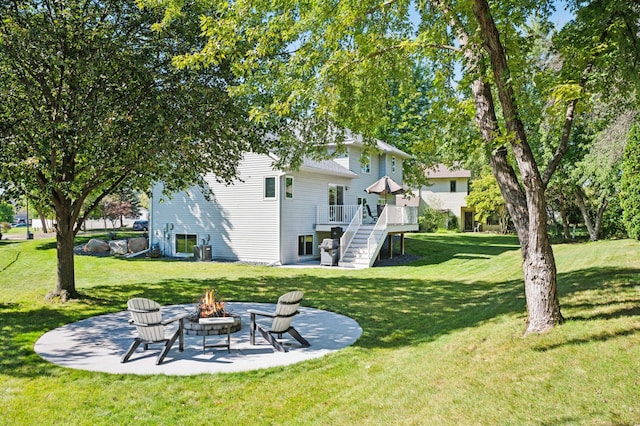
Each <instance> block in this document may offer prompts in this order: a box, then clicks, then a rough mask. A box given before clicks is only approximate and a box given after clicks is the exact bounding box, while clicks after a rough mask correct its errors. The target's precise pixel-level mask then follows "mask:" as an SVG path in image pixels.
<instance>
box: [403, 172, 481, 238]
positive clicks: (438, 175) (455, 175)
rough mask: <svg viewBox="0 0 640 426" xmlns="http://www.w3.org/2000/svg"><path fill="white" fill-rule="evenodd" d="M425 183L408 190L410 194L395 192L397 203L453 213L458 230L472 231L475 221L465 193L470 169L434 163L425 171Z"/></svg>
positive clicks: (467, 190)
mask: <svg viewBox="0 0 640 426" xmlns="http://www.w3.org/2000/svg"><path fill="white" fill-rule="evenodd" d="M425 177H426V178H427V180H428V182H429V185H428V186H422V187H420V188H419V189H414V190H412V191H411V193H412V195H411V198H409V197H404V196H398V198H399V200H398V202H397V203H398V204H401V205H412V206H417V207H419V208H420V207H421V206H425V205H428V206H429V207H431V208H432V209H436V210H439V211H443V212H448V213H450V214H453V215H454V216H456V217H457V219H458V224H459V225H458V226H459V227H460V230H461V231H474V229H475V227H476V223H475V220H474V211H473V209H470V208H468V207H467V202H466V197H467V195H468V194H469V190H470V186H469V180H470V179H471V171H470V170H465V169H453V168H451V169H450V168H448V167H447V166H445V165H444V164H438V165H436V166H435V168H433V169H427V170H426V171H425Z"/></svg>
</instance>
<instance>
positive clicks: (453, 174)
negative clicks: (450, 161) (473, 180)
mask: <svg viewBox="0 0 640 426" xmlns="http://www.w3.org/2000/svg"><path fill="white" fill-rule="evenodd" d="M424 175H425V176H426V177H427V178H429V179H438V178H441V179H443V178H470V177H471V171H470V170H465V169H460V168H451V169H450V168H448V167H447V166H445V165H444V164H437V165H436V166H435V168H433V169H427V170H425V172H424Z"/></svg>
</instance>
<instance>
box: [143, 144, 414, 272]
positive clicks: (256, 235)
mask: <svg viewBox="0 0 640 426" xmlns="http://www.w3.org/2000/svg"><path fill="white" fill-rule="evenodd" d="M347 150H348V154H347V155H345V156H343V157H341V158H339V159H337V160H335V161H336V162H337V163H338V164H340V165H342V166H343V167H345V168H348V169H349V170H351V171H352V172H354V173H355V174H357V175H358V176H360V177H359V178H351V177H346V176H339V175H336V174H335V173H334V174H332V172H331V171H328V170H324V171H323V170H319V171H318V172H315V171H310V170H308V169H307V170H303V171H290V172H282V171H274V170H273V168H272V159H271V158H270V157H268V156H264V155H257V154H247V155H245V158H244V159H243V161H242V162H241V163H240V166H239V169H238V171H239V177H240V179H241V180H238V181H237V182H236V183H234V184H233V185H230V186H225V185H223V184H220V183H218V182H216V181H215V178H214V176H205V180H206V182H207V183H208V185H209V188H210V190H211V195H210V197H209V200H207V199H206V198H205V197H204V195H203V194H202V191H201V190H200V189H199V188H191V189H189V190H188V191H184V192H181V193H177V194H174V195H173V197H172V199H166V200H164V202H162V203H161V202H160V200H161V198H162V195H161V190H162V187H161V185H158V186H157V187H156V188H154V191H153V197H152V200H151V213H150V222H151V224H150V226H151V229H152V230H151V232H150V239H151V241H150V243H151V244H152V245H153V244H158V245H159V247H160V249H161V250H162V252H163V253H164V254H165V255H168V256H177V255H179V254H177V253H176V252H175V247H176V235H180V234H191V235H196V236H197V243H198V244H203V243H204V244H208V245H211V246H212V256H213V258H214V259H220V260H236V261H244V262H259V263H266V264H288V263H296V262H298V261H300V260H303V259H304V258H309V257H318V256H319V249H318V245H319V244H320V243H321V242H322V238H327V237H328V235H327V234H326V233H322V232H316V230H315V228H316V223H315V222H316V211H317V208H318V207H319V206H320V207H321V208H324V207H326V206H327V205H328V204H329V185H330V184H333V185H343V186H344V187H345V192H344V204H345V205H356V204H358V201H359V200H361V199H366V200H367V203H368V204H369V205H370V206H372V208H374V206H375V205H376V204H377V201H378V195H376V194H367V193H366V192H365V188H367V187H368V186H369V185H371V184H372V183H374V182H375V181H376V180H378V179H379V178H380V177H381V176H383V175H382V174H381V173H382V172H383V171H386V172H387V174H388V175H389V176H391V177H392V178H393V179H394V180H396V181H397V182H399V183H401V182H402V159H401V158H400V157H396V172H395V173H391V163H390V162H391V158H390V156H389V155H386V154H383V155H376V154H374V155H372V158H371V171H370V173H362V170H361V164H360V155H361V152H362V148H361V147H359V146H354V145H349V146H347ZM266 176H272V177H275V178H276V182H277V183H276V188H277V190H276V198H275V199H265V198H264V178H265V177H266ZM287 176H288V177H292V178H293V197H292V198H286V196H285V182H286V178H287ZM165 198H166V197H165ZM392 199H395V197H392V196H389V197H388V198H387V200H388V202H392ZM305 235H311V236H313V243H312V253H311V254H308V255H303V256H300V255H299V254H298V237H299V236H305ZM186 255H187V254H184V256H186Z"/></svg>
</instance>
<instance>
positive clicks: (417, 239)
mask: <svg viewBox="0 0 640 426" xmlns="http://www.w3.org/2000/svg"><path fill="white" fill-rule="evenodd" d="M405 244H406V251H407V252H408V253H411V254H414V255H418V256H420V257H421V259H420V260H419V261H416V262H412V263H410V264H409V265H410V266H424V265H436V264H439V263H444V262H446V261H448V260H451V259H454V258H465V259H488V258H492V257H495V256H499V255H501V254H503V253H505V252H508V251H519V250H520V243H519V242H518V238H517V237H515V236H513V235H493V234H490V235H489V234H415V235H409V236H407V238H406V242H405Z"/></svg>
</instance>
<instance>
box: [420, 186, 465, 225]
mask: <svg viewBox="0 0 640 426" xmlns="http://www.w3.org/2000/svg"><path fill="white" fill-rule="evenodd" d="M452 180H454V181H456V192H451V186H450V185H451V183H450V182H451V181H452ZM429 183H431V184H432V185H431V186H423V187H422V188H420V199H421V200H422V202H424V203H426V204H428V205H429V206H430V207H431V208H434V209H443V210H449V211H450V212H451V213H453V214H454V215H456V216H457V217H458V222H459V223H460V227H461V229H462V226H463V225H464V220H463V217H462V214H463V213H462V211H463V208H465V207H466V205H467V201H466V197H467V191H468V183H469V180H468V179H467V178H438V179H430V180H429Z"/></svg>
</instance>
